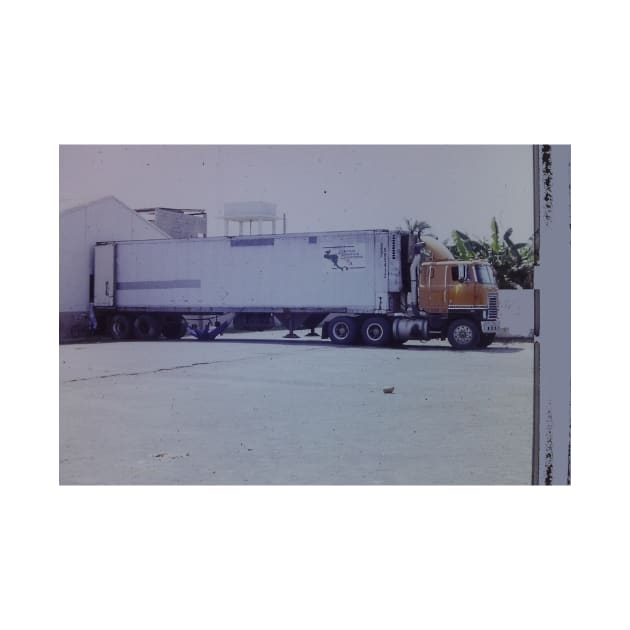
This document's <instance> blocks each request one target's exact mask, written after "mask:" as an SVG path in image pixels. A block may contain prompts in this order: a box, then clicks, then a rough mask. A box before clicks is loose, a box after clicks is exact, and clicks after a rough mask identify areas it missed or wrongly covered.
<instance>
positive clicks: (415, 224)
mask: <svg viewBox="0 0 630 630" xmlns="http://www.w3.org/2000/svg"><path fill="white" fill-rule="evenodd" d="M398 229H399V230H406V231H407V232H409V233H411V234H415V235H416V236H418V237H421V236H422V234H423V233H425V232H426V234H427V236H433V234H430V233H429V232H427V230H429V229H431V226H430V225H429V224H428V223H427V222H426V221H418V220H417V219H405V227H404V228H398Z"/></svg>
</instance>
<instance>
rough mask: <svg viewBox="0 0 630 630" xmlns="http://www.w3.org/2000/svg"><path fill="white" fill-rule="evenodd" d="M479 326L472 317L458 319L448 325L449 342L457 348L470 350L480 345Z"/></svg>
mask: <svg viewBox="0 0 630 630" xmlns="http://www.w3.org/2000/svg"><path fill="white" fill-rule="evenodd" d="M480 334H481V333H480V332H479V326H477V324H476V323H475V322H473V321H471V320H470V319H456V320H455V321H454V322H452V323H451V325H450V326H449V327H448V342H449V343H450V344H451V346H453V348H455V349H456V350H469V349H470V348H476V347H477V346H478V345H479V335H480Z"/></svg>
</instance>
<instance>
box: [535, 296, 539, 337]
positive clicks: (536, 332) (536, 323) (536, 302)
mask: <svg viewBox="0 0 630 630" xmlns="http://www.w3.org/2000/svg"><path fill="white" fill-rule="evenodd" d="M539 335H540V289H534V337H538V336H539Z"/></svg>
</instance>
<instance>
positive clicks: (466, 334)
mask: <svg viewBox="0 0 630 630" xmlns="http://www.w3.org/2000/svg"><path fill="white" fill-rule="evenodd" d="M453 338H454V339H455V341H456V342H457V343H458V344H460V345H463V346H465V345H466V344H469V343H471V341H472V340H473V331H472V328H471V327H470V326H464V325H463V324H462V325H461V326H457V327H456V328H455V330H454V331H453Z"/></svg>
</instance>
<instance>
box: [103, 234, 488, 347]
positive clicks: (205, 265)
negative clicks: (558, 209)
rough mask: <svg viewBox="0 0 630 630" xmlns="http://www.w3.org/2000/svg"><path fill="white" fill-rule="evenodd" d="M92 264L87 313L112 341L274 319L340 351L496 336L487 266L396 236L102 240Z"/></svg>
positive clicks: (479, 343)
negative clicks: (314, 333) (196, 323)
mask: <svg viewBox="0 0 630 630" xmlns="http://www.w3.org/2000/svg"><path fill="white" fill-rule="evenodd" d="M94 255H95V259H94V283H93V286H94V295H93V298H94V299H93V306H94V311H95V314H96V318H97V321H98V323H99V327H100V328H106V329H108V330H109V331H110V333H111V335H112V336H113V337H114V338H115V339H128V338H131V337H135V338H138V339H145V340H147V339H157V338H158V337H160V336H162V335H163V336H164V337H166V338H168V339H176V338H180V337H182V336H184V335H185V334H186V331H187V330H189V328H188V322H189V321H190V320H192V319H194V318H203V317H206V318H213V319H214V321H215V325H216V326H217V327H222V328H224V327H225V326H226V325H227V324H228V323H229V322H232V321H233V320H235V319H237V320H240V321H241V322H242V321H249V322H250V323H251V322H253V323H254V325H255V323H256V322H257V321H259V322H264V321H269V318H270V317H276V318H278V319H279V320H280V322H282V324H284V325H285V326H286V327H287V328H288V329H289V330H290V331H291V332H293V330H296V329H302V328H316V327H319V326H321V328H322V337H323V338H325V339H326V338H329V339H330V340H331V341H332V342H333V343H336V344H341V345H350V344H356V343H364V344H367V345H373V346H384V345H393V344H399V343H404V342H405V341H407V340H409V339H420V340H429V339H446V338H448V340H449V342H450V343H451V345H452V346H453V347H455V348H458V349H469V348H475V347H486V346H488V345H489V344H490V343H492V341H493V339H494V335H495V333H496V330H497V327H498V321H497V309H498V304H497V296H498V290H497V286H496V282H495V280H494V274H493V271H492V267H491V266H490V265H489V264H488V263H487V262H486V261H478V260H476V261H456V260H454V259H453V257H452V256H451V255H450V253H449V252H448V250H446V248H445V247H444V246H443V245H441V244H440V243H438V242H437V241H434V240H433V239H429V238H423V239H422V240H421V241H418V240H417V239H416V238H415V236H413V235H411V234H409V233H407V232H403V231H391V230H361V231H348V232H318V233H305V234H282V235H276V234H274V235H264V236H232V237H216V238H201V239H183V240H180V239H164V240H146V241H121V242H106V243H97V244H96V247H95V254H94Z"/></svg>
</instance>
